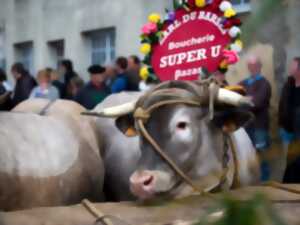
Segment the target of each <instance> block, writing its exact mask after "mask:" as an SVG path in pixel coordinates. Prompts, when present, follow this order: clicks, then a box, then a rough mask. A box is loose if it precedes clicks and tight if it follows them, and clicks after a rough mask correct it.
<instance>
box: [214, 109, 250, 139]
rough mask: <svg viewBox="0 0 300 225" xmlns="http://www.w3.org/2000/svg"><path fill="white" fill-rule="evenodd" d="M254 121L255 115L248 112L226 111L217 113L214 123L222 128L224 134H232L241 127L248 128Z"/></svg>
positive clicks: (239, 110) (238, 110) (240, 110)
mask: <svg viewBox="0 0 300 225" xmlns="http://www.w3.org/2000/svg"><path fill="white" fill-rule="evenodd" d="M253 119H254V115H253V114H252V113H251V112H249V111H248V110H246V109H245V110H242V109H232V108H230V109H224V110H221V111H216V112H215V114H214V119H213V123H214V124H215V125H216V126H218V127H220V128H221V129H222V130H223V131H224V132H226V133H231V132H234V131H236V130H238V129H239V128H241V127H245V126H247V125H248V124H249V123H250V122H252V121H253Z"/></svg>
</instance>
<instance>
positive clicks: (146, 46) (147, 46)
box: [140, 43, 151, 55]
mask: <svg viewBox="0 0 300 225" xmlns="http://www.w3.org/2000/svg"><path fill="white" fill-rule="evenodd" d="M140 51H141V53H143V54H144V55H147V54H149V52H151V45H150V44H148V43H146V44H142V46H141V48H140Z"/></svg>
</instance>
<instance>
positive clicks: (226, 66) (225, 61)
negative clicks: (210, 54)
mask: <svg viewBox="0 0 300 225" xmlns="http://www.w3.org/2000/svg"><path fill="white" fill-rule="evenodd" d="M220 69H222V70H224V69H225V70H227V69H228V63H227V60H226V59H224V60H223V61H222V62H221V64H220Z"/></svg>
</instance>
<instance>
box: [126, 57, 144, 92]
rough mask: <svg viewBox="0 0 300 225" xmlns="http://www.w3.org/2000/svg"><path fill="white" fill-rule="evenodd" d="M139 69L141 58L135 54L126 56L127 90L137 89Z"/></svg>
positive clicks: (139, 79)
mask: <svg viewBox="0 0 300 225" xmlns="http://www.w3.org/2000/svg"><path fill="white" fill-rule="evenodd" d="M140 69H141V60H140V59H139V57H138V56H136V55H131V56H129V57H128V70H127V73H128V90H129V91H138V90H139V83H140V81H141V78H140Z"/></svg>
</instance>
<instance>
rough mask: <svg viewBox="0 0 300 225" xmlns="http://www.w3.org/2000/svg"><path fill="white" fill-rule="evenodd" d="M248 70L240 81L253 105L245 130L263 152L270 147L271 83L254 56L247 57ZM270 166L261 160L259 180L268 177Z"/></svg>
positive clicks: (256, 146)
mask: <svg viewBox="0 0 300 225" xmlns="http://www.w3.org/2000/svg"><path fill="white" fill-rule="evenodd" d="M247 64H248V70H249V72H250V77H249V78H247V79H245V80H244V81H242V82H241V83H240V85H242V86H243V87H244V88H245V90H246V93H247V95H248V96H249V97H251V99H252V101H253V103H254V107H253V108H252V113H253V114H254V116H255V120H254V121H253V122H252V123H251V124H249V125H248V127H246V131H247V133H248V134H249V136H250V139H251V141H252V143H253V145H254V147H255V148H256V149H257V151H258V152H263V151H265V150H267V149H268V148H269V147H270V136H269V123H270V121H269V107H270V100H271V95H272V90H271V85H270V83H269V82H268V81H267V79H266V78H264V77H263V76H262V74H261V69H262V64H261V62H260V60H259V59H258V58H256V57H254V56H253V57H251V58H249V59H248V62H247ZM270 173H271V171H270V166H269V163H268V161H267V160H263V157H262V160H261V180H262V181H266V180H268V179H269V178H270Z"/></svg>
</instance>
